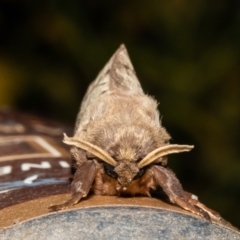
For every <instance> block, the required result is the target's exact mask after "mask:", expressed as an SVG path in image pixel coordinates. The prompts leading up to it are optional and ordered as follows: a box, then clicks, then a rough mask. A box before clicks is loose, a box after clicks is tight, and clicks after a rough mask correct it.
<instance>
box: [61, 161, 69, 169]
mask: <svg viewBox="0 0 240 240" xmlns="http://www.w3.org/2000/svg"><path fill="white" fill-rule="evenodd" d="M59 164H60V166H61V167H63V168H70V164H69V163H68V162H66V161H59Z"/></svg>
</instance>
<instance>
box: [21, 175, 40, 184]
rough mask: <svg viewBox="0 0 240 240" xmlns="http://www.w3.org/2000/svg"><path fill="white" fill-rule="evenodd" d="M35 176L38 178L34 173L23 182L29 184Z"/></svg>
mask: <svg viewBox="0 0 240 240" xmlns="http://www.w3.org/2000/svg"><path fill="white" fill-rule="evenodd" d="M37 178H38V175H37V174H35V175H32V176H30V177H28V178H26V179H25V180H24V181H23V182H24V183H26V184H31V183H32V182H33V181H34V180H36V179H37Z"/></svg>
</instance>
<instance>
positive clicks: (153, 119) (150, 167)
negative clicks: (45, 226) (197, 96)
mask: <svg viewBox="0 0 240 240" xmlns="http://www.w3.org/2000/svg"><path fill="white" fill-rule="evenodd" d="M169 140H170V136H169V134H168V133H167V131H166V130H165V128H163V127H162V125H161V122H160V121H159V112H158V110H157V102H156V101H155V100H154V99H153V98H152V97H150V96H147V95H146V94H144V92H143V90H142V88H141V85H140V83H139V81H138V79H137V77H136V74H135V71H134V69H133V66H132V63H131V61H130V59H129V56H128V53H127V50H126V48H125V46H124V45H121V46H120V48H119V49H118V50H117V51H116V53H115V54H114V55H113V56H112V58H111V59H110V60H109V62H108V63H107V64H106V66H105V67H104V68H103V70H102V71H101V72H100V73H99V75H98V76H97V78H96V80H95V81H94V82H92V84H91V85H90V86H89V88H88V90H87V93H86V95H85V97H84V99H83V102H82V105H81V108H80V112H79V114H78V117H77V123H76V127H75V133H74V136H73V137H67V136H66V135H64V140H63V142H64V143H66V144H68V145H70V146H72V148H71V154H72V158H73V160H74V162H75V167H76V172H75V174H74V179H73V181H72V184H71V189H72V197H71V199H70V200H68V201H67V202H65V203H63V204H61V205H57V206H52V207H50V208H51V209H53V210H59V209H63V208H66V207H68V206H71V205H74V204H76V203H78V202H79V201H80V200H81V199H82V198H83V197H86V196H87V195H88V193H89V191H90V189H91V190H92V191H93V193H94V194H97V195H133V196H134V195H145V196H149V197H151V194H150V192H151V191H153V190H156V189H157V188H159V187H160V188H162V190H163V191H164V192H165V193H166V195H167V196H168V198H169V200H170V202H172V203H174V204H176V205H178V206H180V207H182V208H183V209H185V210H188V211H190V212H192V213H195V214H197V215H200V216H204V217H206V218H208V219H215V220H218V219H220V216H219V215H218V214H217V213H216V212H214V211H213V210H211V209H209V208H207V207H206V206H205V205H203V204H202V203H200V202H199V201H198V200H197V197H196V196H195V195H193V194H190V193H187V192H185V191H184V190H183V188H182V185H181V184H180V182H179V180H178V179H177V178H176V176H175V174H174V173H173V172H172V171H171V170H170V169H169V168H167V167H166V164H167V155H169V154H172V153H180V152H186V151H190V150H191V149H192V148H193V146H189V145H178V144H170V143H169Z"/></svg>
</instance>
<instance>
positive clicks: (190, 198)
mask: <svg viewBox="0 0 240 240" xmlns="http://www.w3.org/2000/svg"><path fill="white" fill-rule="evenodd" d="M184 194H185V197H186V198H187V199H188V202H189V203H191V204H192V205H194V206H196V207H198V208H200V209H202V210H203V211H205V212H207V213H208V215H209V216H210V218H211V219H213V220H216V221H219V220H221V219H222V218H221V216H220V214H219V213H218V212H216V211H214V210H212V209H210V208H208V207H207V206H205V205H204V204H203V203H201V202H199V201H198V197H197V196H196V195H194V194H192V193H189V192H186V191H185V192H184Z"/></svg>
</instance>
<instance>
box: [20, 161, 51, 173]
mask: <svg viewBox="0 0 240 240" xmlns="http://www.w3.org/2000/svg"><path fill="white" fill-rule="evenodd" d="M30 168H41V169H46V168H51V165H50V163H49V162H46V161H43V162H41V163H40V164H37V163H23V164H22V165H21V169H22V171H28V170H30Z"/></svg>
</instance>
